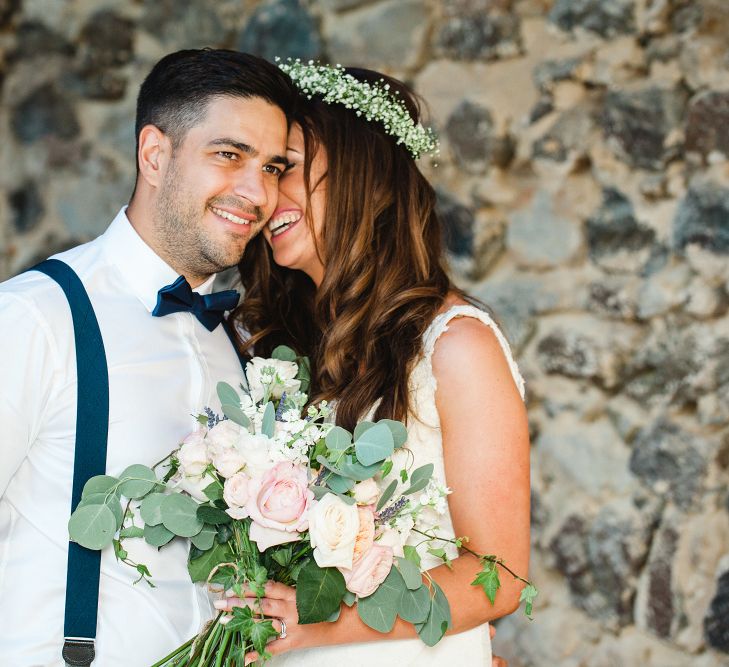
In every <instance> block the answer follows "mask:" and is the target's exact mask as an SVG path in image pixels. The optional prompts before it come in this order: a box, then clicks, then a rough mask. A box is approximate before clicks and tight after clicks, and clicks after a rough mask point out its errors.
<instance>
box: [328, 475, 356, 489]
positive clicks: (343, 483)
mask: <svg viewBox="0 0 729 667" xmlns="http://www.w3.org/2000/svg"><path fill="white" fill-rule="evenodd" d="M326 483H327V486H328V487H329V488H330V489H331V490H332V491H334V493H346V492H347V491H349V490H350V489H351V488H352V487H353V486H354V480H352V479H347V478H346V477H342V476H341V475H335V474H331V475H329V476H328V477H327V482H326Z"/></svg>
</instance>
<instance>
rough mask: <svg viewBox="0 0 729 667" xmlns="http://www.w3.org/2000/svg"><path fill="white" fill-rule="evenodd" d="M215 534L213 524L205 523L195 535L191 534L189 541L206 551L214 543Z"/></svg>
mask: <svg viewBox="0 0 729 667" xmlns="http://www.w3.org/2000/svg"><path fill="white" fill-rule="evenodd" d="M216 535H217V530H215V526H211V525H210V524H206V525H204V526H203V527H202V530H201V531H200V532H199V533H198V534H197V535H193V536H192V537H191V538H190V541H191V542H192V543H193V544H194V545H195V546H196V547H197V548H198V549H200V551H207V550H208V549H210V548H211V547H212V546H213V544H214V543H215V536H216Z"/></svg>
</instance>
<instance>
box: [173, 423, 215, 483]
mask: <svg viewBox="0 0 729 667" xmlns="http://www.w3.org/2000/svg"><path fill="white" fill-rule="evenodd" d="M177 460H178V461H179V462H180V470H181V471H182V474H183V475H185V476H187V477H196V476H199V475H202V474H203V473H204V472H205V468H207V467H208V465H209V464H210V458H209V457H208V448H207V444H206V442H205V433H204V432H203V431H195V432H193V433H190V435H188V436H187V437H186V438H185V439H184V440H183V441H182V446H181V447H180V449H179V450H178V452H177Z"/></svg>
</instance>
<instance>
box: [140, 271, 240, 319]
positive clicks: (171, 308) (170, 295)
mask: <svg viewBox="0 0 729 667" xmlns="http://www.w3.org/2000/svg"><path fill="white" fill-rule="evenodd" d="M238 297H239V294H238V292H236V291H235V290H234V289H229V290H225V291H224V292H214V293H213V294H198V293H197V292H193V291H192V287H190V283H188V282H187V280H185V276H180V277H179V278H178V279H177V280H175V282H173V283H172V284H171V285H167V287H163V288H162V289H161V290H160V291H159V292H158V293H157V305H156V306H155V307H154V310H153V311H152V315H154V316H155V317H164V316H165V315H169V314H170V313H180V312H185V313H192V314H193V315H194V316H195V317H197V319H198V320H200V322H201V323H202V325H203V326H204V327H205V328H206V329H207V330H208V331H212V330H213V329H215V327H217V326H218V325H219V324H220V323H221V322H222V321H223V316H224V315H225V311H226V310H233V308H235V307H236V306H237V305H238Z"/></svg>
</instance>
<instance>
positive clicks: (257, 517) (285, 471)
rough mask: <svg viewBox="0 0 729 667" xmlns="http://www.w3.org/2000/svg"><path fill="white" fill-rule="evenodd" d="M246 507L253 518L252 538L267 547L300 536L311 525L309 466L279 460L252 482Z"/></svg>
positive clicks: (260, 546) (261, 545) (264, 547)
mask: <svg viewBox="0 0 729 667" xmlns="http://www.w3.org/2000/svg"><path fill="white" fill-rule="evenodd" d="M248 494H249V496H248V501H247V503H246V510H247V511H248V515H249V516H250V517H251V519H252V520H253V523H252V524H251V529H250V536H251V539H252V540H253V541H254V542H256V544H257V545H258V548H259V549H260V550H261V551H263V550H265V549H268V547H270V546H273V545H275V544H283V543H285V542H292V541H294V540H297V539H299V535H298V533H300V532H302V531H304V530H306V529H307V528H308V525H309V523H308V512H309V508H310V506H311V504H312V502H313V501H314V494H313V493H312V492H311V490H310V489H309V480H308V473H307V470H306V468H305V467H303V466H296V465H294V464H292V463H277V464H276V465H275V466H274V467H273V468H271V469H270V470H269V471H268V472H267V473H265V474H264V475H263V476H262V477H254V478H253V479H252V480H251V481H250V484H249V485H248Z"/></svg>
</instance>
